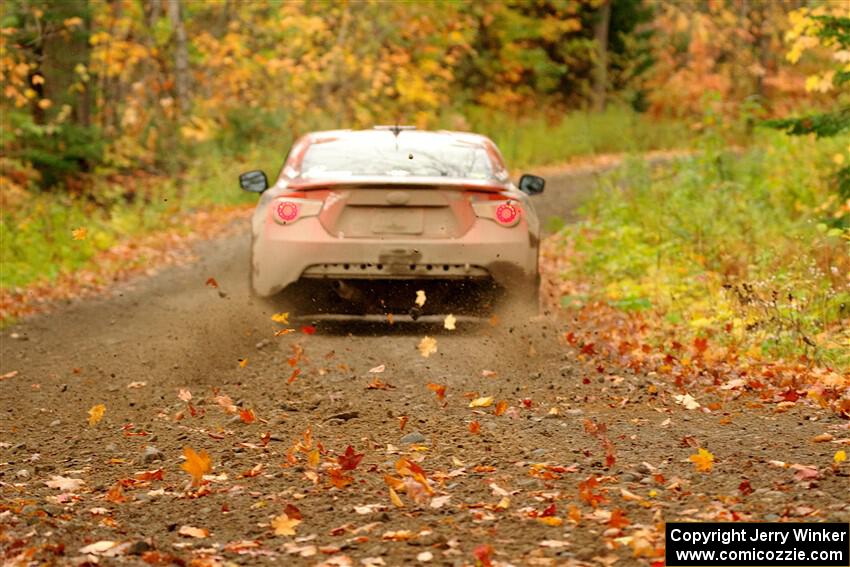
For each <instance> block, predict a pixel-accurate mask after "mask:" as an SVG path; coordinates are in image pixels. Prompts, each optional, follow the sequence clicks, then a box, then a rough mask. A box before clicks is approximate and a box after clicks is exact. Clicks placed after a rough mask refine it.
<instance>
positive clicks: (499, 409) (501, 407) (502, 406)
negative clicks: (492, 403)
mask: <svg viewBox="0 0 850 567" xmlns="http://www.w3.org/2000/svg"><path fill="white" fill-rule="evenodd" d="M507 409H508V402H506V401H505V400H502V401H500V402H499V403H497V404H496V409H495V410H493V413H495V414H496V415H502V414H503V413H505V410H507Z"/></svg>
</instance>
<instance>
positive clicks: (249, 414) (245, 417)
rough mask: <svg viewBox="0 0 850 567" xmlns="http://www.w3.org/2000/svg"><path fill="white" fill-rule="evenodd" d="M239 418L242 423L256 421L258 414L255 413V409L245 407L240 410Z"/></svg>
mask: <svg viewBox="0 0 850 567" xmlns="http://www.w3.org/2000/svg"><path fill="white" fill-rule="evenodd" d="M239 419H241V420H242V423H254V421H255V420H256V419H257V416H255V415H254V410H252V409H243V410H239Z"/></svg>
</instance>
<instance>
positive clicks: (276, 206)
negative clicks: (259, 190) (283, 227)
mask: <svg viewBox="0 0 850 567" xmlns="http://www.w3.org/2000/svg"><path fill="white" fill-rule="evenodd" d="M322 203H323V201H322V200H321V199H302V198H299V197H292V196H290V195H287V196H284V197H282V198H280V199H278V200H275V201H272V203H271V204H270V209H271V211H270V212H271V217H272V219H274V221H275V222H276V223H278V224H292V223H294V222H296V221H299V220H301V219H303V218H304V217H314V216H316V215H318V214H319V211H321V210H322Z"/></svg>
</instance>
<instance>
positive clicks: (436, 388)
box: [428, 383, 446, 401]
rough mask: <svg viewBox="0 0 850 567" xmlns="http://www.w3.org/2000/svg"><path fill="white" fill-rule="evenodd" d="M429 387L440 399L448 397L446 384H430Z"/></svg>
mask: <svg viewBox="0 0 850 567" xmlns="http://www.w3.org/2000/svg"><path fill="white" fill-rule="evenodd" d="M428 389H429V390H431V391H432V392H434V393H435V394H437V399H438V400H440V401H443V400H444V399H446V386H445V385H444V384H433V383H432V384H428Z"/></svg>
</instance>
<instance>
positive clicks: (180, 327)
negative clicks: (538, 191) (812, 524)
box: [0, 174, 850, 565]
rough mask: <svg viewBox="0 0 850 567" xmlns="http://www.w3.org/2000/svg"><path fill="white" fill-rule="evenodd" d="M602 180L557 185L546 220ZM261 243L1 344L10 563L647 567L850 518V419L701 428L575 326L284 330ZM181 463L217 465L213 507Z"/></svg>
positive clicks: (201, 261) (812, 416)
mask: <svg viewBox="0 0 850 567" xmlns="http://www.w3.org/2000/svg"><path fill="white" fill-rule="evenodd" d="M591 177H592V174H584V175H582V176H562V177H559V178H556V179H555V180H554V181H552V182H550V186H549V188H548V189H547V195H546V196H545V197H544V198H543V199H542V200H541V203H540V212H541V216H542V217H544V218H546V217H549V216H567V215H569V214H570V212H571V210H572V207H573V206H574V203H575V198H574V197H575V196H577V195H580V194H581V193H582V191H584V190H585V189H586V187H587V185H588V183H589V180H590V178H591ZM246 225H247V222H246ZM246 228H247V226H245V227H240V228H239V229H238V230H236V231H235V233H234V234H231V235H229V236H227V237H224V238H221V239H218V240H215V241H210V242H206V243H203V244H202V245H199V247H198V249H197V257H198V259H197V261H196V262H194V263H192V264H190V265H187V266H182V267H177V268H170V269H168V270H166V271H164V272H162V273H160V274H158V275H156V276H154V277H150V278H142V279H137V280H134V281H132V282H130V283H128V284H122V285H120V286H117V287H115V288H113V289H112V290H111V293H110V294H109V295H108V296H106V297H103V298H99V299H94V300H86V301H84V302H79V303H76V304H73V305H69V306H66V307H63V308H60V309H58V310H55V311H54V312H52V313H50V314H46V315H41V316H38V317H35V318H32V319H29V320H27V321H25V322H23V323H21V324H19V325H17V326H16V327H13V328H9V329H5V330H4V331H3V333H2V366H1V367H0V374H2V375H4V378H3V379H2V381H0V557H2V559H3V560H4V561H6V562H8V563H9V564H11V565H16V564H22V565H25V564H28V563H29V562H30V561H32V562H38V563H48V564H50V563H53V564H85V563H96V562H99V563H100V564H106V565H113V564H139V565H143V564H151V563H156V562H159V563H160V564H169V563H172V562H173V563H176V564H189V563H190V562H192V561H194V562H195V564H198V565H205V564H209V565H216V564H226V563H227V562H232V563H234V564H285V565H299V564H304V565H315V564H321V563H323V562H327V564H331V565H416V564H422V565H428V564H433V565H474V564H476V561H478V562H479V563H481V564H487V562H489V561H492V562H493V564H514V565H610V564H615V563H616V564H618V565H649V564H652V563H654V562H657V561H659V560H660V558H661V557H663V555H661V556H659V554H663V545H664V542H663V537H662V534H663V528H662V522H663V521H665V520H668V521H672V520H679V519H691V520H696V519H706V520H744V519H751V520H778V519H780V518H782V519H784V518H789V519H798V520H811V521H847V520H848V519H850V504H848V500H849V499H848V494H850V478H848V476H847V472H846V467H845V468H843V469H833V468H831V467H830V463H832V461H833V454H834V453H835V452H836V450H837V449H839V448H841V446H844V447H846V445H842V443H846V442H847V441H846V440H847V438H848V437H850V432H848V428H847V422H846V421H845V420H842V419H840V418H839V417H837V416H835V415H832V414H830V413H827V412H824V411H822V410H819V409H815V408H813V407H811V406H808V405H806V404H804V403H800V404H797V405H796V406H795V407H793V408H791V409H789V410H788V411H786V412H779V413H777V412H775V411H774V410H773V409H772V408H770V407H762V408H755V407H751V404H749V401H748V400H747V399H746V398H741V399H739V400H733V399H725V400H723V409H722V410H720V411H712V412H707V411H704V410H703V409H697V410H689V409H686V408H685V407H683V406H682V405H680V404H677V403H675V402H674V398H673V396H674V394H676V393H679V390H677V389H676V388H675V387H674V385H673V384H671V383H668V382H666V381H665V380H664V379H662V378H660V377H658V376H643V375H634V374H631V373H629V372H627V371H625V370H624V371H622V372H613V371H610V372H605V373H599V372H596V371H595V370H594V369H592V368H587V367H586V366H585V365H583V364H581V363H580V362H579V361H578V360H577V353H576V352H575V351H574V350H571V349H570V348H568V347H567V346H566V345H565V343H564V341H563V335H564V333H565V332H567V331H568V330H569V328H570V327H569V325H570V323H569V322H568V321H563V320H554V319H540V320H533V321H501V322H499V323H498V324H497V325H495V326H494V325H491V324H489V323H487V322H481V323H467V324H463V323H461V324H459V325H458V328H457V329H456V330H454V331H449V330H445V329H443V328H442V325H440V324H436V325H435V324H430V325H429V324H399V323H396V324H394V325H389V324H386V323H381V324H351V323H342V324H339V323H337V324H330V323H323V324H318V325H316V326H315V329H311V328H307V329H302V328H301V327H302V323H294V324H292V325H283V324H280V323H276V322H274V321H272V320H271V315H272V312H270V311H268V309H267V308H266V307H264V306H262V305H259V304H256V303H254V302H252V301H251V300H250V298H249V294H248V289H247V273H246V272H247V263H248V260H247V256H248V235H247V231H246ZM209 278H214V279H215V280H216V282H217V284H218V287H217V288H214V287H211V286H209V285H206V282H207V281H208V279H209ZM412 300H413V298H411V301H412ZM289 326H291V327H292V328H293V329H295V332H293V333H290V334H285V335H280V336H275V332H276V331H278V330H281V329H285V328H288V327H289ZM313 330H315V333H313V334H310V332H311V331H313ZM426 335H428V336H430V337H432V338H434V339H436V346H437V351H436V352H435V353H433V354H431V355H430V356H429V357H427V358H426V357H423V356H422V355H421V354H420V352H419V350H418V349H417V346H418V345H419V344H420V341H421V340H422V338H423V337H424V336H426ZM13 337H15V338H13ZM240 360H241V361H242V362H241V363H240ZM296 368H297V369H298V370H299V371H300V373H299V374H298V375H297V376H293V373H294V370H295V369H296ZM381 368H383V371H380V372H379V371H378V370H380V369H381ZM373 369H374V370H375V371H370V370H373ZM14 372H17V374H14V375H13V376H11V377H7V376H8V375H9V374H11V373H14ZM429 384H433V385H439V386H445V398H444V399H443V400H440V399H439V396H438V393H439V392H435V390H439V388H438V387H437V386H432V387H431V388H429V387H428V385H429ZM181 390H182V393H181ZM188 393H191V399H190V400H188ZM695 395H697V394H695ZM714 395H718V394H714ZM181 396H182V399H181ZM224 396H226V397H228V398H229V400H228V399H227V398H224ZM486 397H492V398H493V401H492V403H489V404H488V403H487V400H483V401H482V400H480V398H486ZM697 397H698V398H700V399H699V401H700V402H702V403H703V405H705V404H708V403H709V402H711V401H712V400H713V398H711V397H706V398H702V397H700V396H699V395H697ZM476 399H478V405H479V406H480V407H470V404H471V402H472V401H473V400H476ZM186 400H188V401H186ZM500 401H504V402H507V408H505V405H504V404H498V402H500ZM231 403H232V405H233V406H235V407H231ZM98 404H103V405H104V406H105V411H104V413H103V417H102V419H101V420H100V421H99V422H98V423H96V424H95V425H90V424H89V410H90V408H93V407H94V406H97V405H98ZM473 405H474V404H473ZM247 410H251V412H253V421H251V419H252V416H251V415H250V414H249V412H248V411H247ZM497 413H501V415H496V414H497ZM246 421H247V422H250V423H246ZM589 421H590V422H592V423H591V424H589ZM599 424H605V426H606V427H607V433H606V432H602V431H600V430H599V429H598V426H599ZM402 426H403V429H402ZM595 427H596V428H597V429H596V430H595V431H594V428H595ZM307 431H309V435H305V432H307ZM823 434H829V435H830V437H829V440H827V441H825V442H818V443H816V442H813V439H814V438H816V436H819V435H820V436H823ZM821 439H826V437H821ZM606 440H607V441H606ZM299 443H300V445H299ZM348 446H351V447H353V449H354V451H355V452H356V453H357V454H361V453H362V454H363V457H362V461H361V462H359V463H357V464H356V466H355V467H353V468H352V464H354V462H355V461H356V458H352V457H350V456H349V458H346V457H344V453H345V451H346V448H347V447H348ZM697 446H698V447H704V448H707V449H708V450H709V451H710V452H711V453H712V454H713V455H714V463H713V469H712V470H711V472H699V471H697V470H696V467H695V464H694V463H693V462H691V461H690V460H689V457H690V456H691V455H693V454H694V453H696V447H697ZM184 447H189V448H191V449H193V450H195V451H201V450H205V451H206V452H207V453H208V454H209V456H210V458H211V465H212V469H211V471H210V472H209V474H208V475H207V477H206V479H207V480H206V481H204V483H203V484H202V486H200V487H191V486H189V481H190V480H191V476H190V474H188V473H187V472H186V471H184V470H182V469H181V464H182V463H183V462H184V459H183V449H184ZM317 447H318V448H319V449H320V450H319V451H314V449H316V448H317ZM607 454H611V455H612V456H613V457H614V462H613V463H611V462H610V459H606V455H607ZM341 456H342V458H340V457H341ZM606 461H607V462H606ZM771 461H774V462H773V463H771ZM778 461H782V462H784V463H785V465H784V466H783V465H782V464H780V463H777V462H778ZM410 463H413V464H412V465H411V464H410ZM792 465H796V466H792ZM807 467H808V468H807ZM420 470H421V472H420ZM144 471H148V472H149V473H150V474H147V475H145V474H139V473H142V472H144ZM158 471H161V473H160V472H158ZM813 471H814V472H813ZM386 477H391V478H389V479H387V478H386ZM63 479H64V480H63ZM67 479H79V482H73V481H69V480H67ZM48 482H49V483H50V485H48V484H47V483H48ZM334 483H336V484H337V485H339V486H341V487H337V486H336V485H335V484H334ZM390 486H392V487H394V489H395V494H394V495H392V494H391V493H390V489H389V487H390ZM396 496H397V499H396V498H395V497H396ZM393 500H395V502H394V501H393ZM399 504H401V506H399ZM284 514H285V515H284ZM299 519H300V523H298V520H299ZM287 526H290V527H291V529H292V531H294V535H284V534H283V533H281V534H279V535H278V534H276V533H275V530H276V529H277V531H279V532H286V531H287V529H286V528H287ZM187 527H188V528H187ZM191 528H197V529H191ZM196 536H205V537H196ZM99 542H107V543H99ZM108 542H112V543H108ZM92 544H94V545H92ZM487 546H489V547H487Z"/></svg>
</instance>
